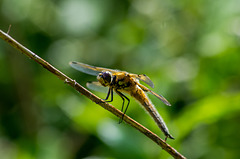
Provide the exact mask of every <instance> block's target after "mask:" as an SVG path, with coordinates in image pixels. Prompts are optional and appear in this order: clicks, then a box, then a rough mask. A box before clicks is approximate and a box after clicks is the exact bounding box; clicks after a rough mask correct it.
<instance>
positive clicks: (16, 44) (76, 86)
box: [0, 30, 185, 159]
mask: <svg viewBox="0 0 240 159" xmlns="http://www.w3.org/2000/svg"><path fill="white" fill-rule="evenodd" d="M0 37H1V38H2V39H3V40H4V41H6V42H7V43H8V44H10V45H11V46H12V47H14V48H16V49H17V50H19V51H20V52H21V53H23V54H25V55H26V56H28V57H29V58H31V59H32V60H34V61H36V62H37V63H38V64H40V65H42V66H43V67H44V68H45V69H47V70H48V71H50V72H52V73H53V74H54V75H56V76H57V77H58V78H59V79H61V80H63V81H64V82H65V83H67V84H68V85H70V86H71V87H73V88H74V89H75V90H77V91H78V92H79V93H81V94H82V95H84V96H86V97H87V98H89V99H90V100H92V101H93V102H95V103H96V104H98V105H100V106H102V107H103V108H104V109H107V110H108V111H110V112H111V113H113V114H114V115H116V116H117V117H119V118H121V117H122V115H123V113H122V112H121V111H119V110H118V109H116V108H115V107H114V106H112V105H111V104H109V103H107V102H105V101H103V100H102V99H101V98H99V97H97V96H96V95H94V94H92V93H91V92H90V91H88V90H87V89H85V88H84V87H83V86H81V85H80V84H79V83H77V82H76V81H75V80H73V79H71V78H69V77H68V76H66V75H65V74H63V73H62V72H61V71H59V70H58V69H56V68H55V67H53V66H52V65H50V64H49V63H48V62H46V61H45V60H43V59H42V58H40V57H39V56H38V55H36V54H35V53H33V52H32V51H30V50H29V49H27V48H26V47H24V46H23V45H21V44H20V43H19V42H17V41H16V40H14V39H13V38H12V37H11V36H9V35H8V34H7V33H4V32H3V31H2V30H0ZM123 120H124V121H125V122H126V123H128V124H129V125H131V126H132V127H134V128H135V129H137V130H138V131H140V132H141V133H143V134H144V135H146V136H147V137H148V138H150V139H151V140H152V141H154V142H155V143H157V144H158V145H159V146H160V147H161V148H162V149H164V150H165V151H167V152H168V153H169V154H170V155H172V156H173V157H174V158H177V159H184V158H185V157H184V156H183V155H181V154H180V153H179V152H177V151H176V150H175V149H174V148H173V147H171V146H170V145H169V144H167V143H166V142H165V141H164V140H162V139H161V138H159V137H158V136H157V135H156V134H154V133H153V132H151V131H150V130H148V129H147V128H145V127H144V126H142V125H141V124H139V123H138V122H136V121H135V120H133V119H132V118H130V117H129V116H127V115H124V118H123Z"/></svg>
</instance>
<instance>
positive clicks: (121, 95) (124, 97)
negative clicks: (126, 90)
mask: <svg viewBox="0 0 240 159" xmlns="http://www.w3.org/2000/svg"><path fill="white" fill-rule="evenodd" d="M115 91H116V93H117V94H118V95H119V96H120V97H121V98H122V100H123V104H122V108H121V111H122V112H123V109H124V101H125V99H127V101H128V103H127V106H126V108H125V110H124V112H123V115H122V117H121V118H120V120H119V124H120V123H121V122H122V121H123V117H124V115H125V114H126V112H127V109H128V106H129V103H130V100H129V98H128V97H126V96H125V95H124V94H122V93H121V92H119V91H118V90H115Z"/></svg>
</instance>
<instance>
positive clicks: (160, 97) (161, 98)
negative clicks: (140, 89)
mask: <svg viewBox="0 0 240 159" xmlns="http://www.w3.org/2000/svg"><path fill="white" fill-rule="evenodd" d="M149 92H150V93H152V94H153V95H155V96H156V97H157V98H158V99H160V100H161V101H162V102H163V103H164V104H166V105H168V106H171V104H170V103H169V102H168V101H167V99H166V98H164V97H163V96H162V95H160V94H157V93H155V92H153V91H151V90H149Z"/></svg>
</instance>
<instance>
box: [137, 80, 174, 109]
mask: <svg viewBox="0 0 240 159" xmlns="http://www.w3.org/2000/svg"><path fill="white" fill-rule="evenodd" d="M138 86H139V87H140V88H141V89H142V90H143V91H144V92H150V93H152V94H153V95H155V96H156V97H157V98H158V99H160V100H161V101H162V102H163V103H164V104H166V105H168V106H171V104H170V103H169V102H168V101H167V99H166V98H164V97H163V96H162V95H160V94H157V93H155V92H153V91H152V90H150V89H149V88H147V87H145V86H143V85H141V84H139V83H138Z"/></svg>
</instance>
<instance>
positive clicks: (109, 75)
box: [102, 71, 112, 83]
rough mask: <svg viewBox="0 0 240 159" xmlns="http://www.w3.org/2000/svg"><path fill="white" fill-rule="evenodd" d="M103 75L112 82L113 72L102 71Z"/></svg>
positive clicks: (107, 80)
mask: <svg viewBox="0 0 240 159" xmlns="http://www.w3.org/2000/svg"><path fill="white" fill-rule="evenodd" d="M102 77H103V79H104V80H105V81H106V82H108V83H111V82H112V74H111V72H109V71H106V72H103V73H102Z"/></svg>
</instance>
